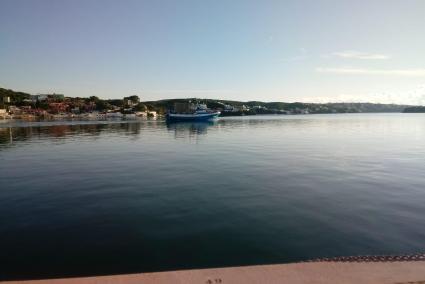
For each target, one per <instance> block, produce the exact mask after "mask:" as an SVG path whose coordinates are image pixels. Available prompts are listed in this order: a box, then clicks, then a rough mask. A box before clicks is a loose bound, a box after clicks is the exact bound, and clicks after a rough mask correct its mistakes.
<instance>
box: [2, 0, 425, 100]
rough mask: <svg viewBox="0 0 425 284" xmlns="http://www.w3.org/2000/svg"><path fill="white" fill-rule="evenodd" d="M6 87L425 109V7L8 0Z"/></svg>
mask: <svg viewBox="0 0 425 284" xmlns="http://www.w3.org/2000/svg"><path fill="white" fill-rule="evenodd" d="M0 87H3V88H10V89H14V90H19V91H25V92H29V93H32V94H37V93H52V92H55V93H63V94H65V95H66V96H91V95H95V96H98V97H101V98H122V97H123V96H128V95H138V96H139V97H140V98H141V99H142V100H157V99H167V98H184V97H198V98H212V99H232V100H242V101H249V100H261V101H285V102H293V101H301V102H341V101H346V102H366V101H368V102H376V103H400V104H422V105H425V0H397V1H395V0H373V1H370V0H367V1H366V0H364V1H363V0H357V1H348V0H347V1H344V0H317V1H314V0H308V1H307V0H296V1H295V0H294V1H284V0H276V1H272V0H270V1H269V0H257V1H251V0H231V1H224V0H151V1H143V0H122V1H115V0H114V1H110V0H60V1H58V0H0Z"/></svg>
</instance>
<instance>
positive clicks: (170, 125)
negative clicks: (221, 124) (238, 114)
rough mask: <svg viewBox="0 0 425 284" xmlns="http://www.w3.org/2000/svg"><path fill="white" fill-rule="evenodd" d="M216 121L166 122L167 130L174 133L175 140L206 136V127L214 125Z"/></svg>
mask: <svg viewBox="0 0 425 284" xmlns="http://www.w3.org/2000/svg"><path fill="white" fill-rule="evenodd" d="M216 124H217V122H216V121H205V122H167V129H168V130H169V131H174V136H175V137H176V138H185V137H195V136H197V135H204V134H207V131H208V127H210V126H213V125H216Z"/></svg>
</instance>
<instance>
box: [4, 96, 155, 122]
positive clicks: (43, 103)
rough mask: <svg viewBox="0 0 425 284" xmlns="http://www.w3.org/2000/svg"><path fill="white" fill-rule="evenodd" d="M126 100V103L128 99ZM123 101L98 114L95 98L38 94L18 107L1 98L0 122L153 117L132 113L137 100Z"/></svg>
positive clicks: (136, 112)
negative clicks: (37, 119)
mask: <svg viewBox="0 0 425 284" xmlns="http://www.w3.org/2000/svg"><path fill="white" fill-rule="evenodd" d="M129 98H130V99H129ZM129 98H124V99H123V101H122V103H121V105H113V104H106V105H107V107H103V109H101V110H100V108H99V105H98V104H101V103H102V104H103V105H105V103H104V101H100V100H99V99H98V98H96V97H91V98H89V99H87V98H71V97H65V96H64V95H62V94H38V95H31V96H29V98H25V99H23V100H22V101H21V102H20V104H19V106H17V105H13V104H12V102H11V99H10V97H3V108H0V118H3V119H7V118H16V119H35V118H47V119H64V118H80V119H108V118H125V119H130V118H136V117H156V116H157V113H156V112H155V111H148V110H147V109H144V110H140V109H139V110H138V111H136V109H135V107H136V106H137V105H138V104H139V103H140V102H139V98H138V97H137V96H132V97H129ZM116 101H119V100H116Z"/></svg>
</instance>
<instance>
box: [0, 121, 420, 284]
mask: <svg viewBox="0 0 425 284" xmlns="http://www.w3.org/2000/svg"><path fill="white" fill-rule="evenodd" d="M12 126H13V127H10V123H8V122H0V254H1V257H0V277H1V278H2V279H12V278H34V277H35V278H38V277H53V276H76V275H98V274H116V273H129V272H142V271H162V270H172V269H185V268H204V267H221V266H235V265H251V264H266V263H267V264H268V263H284V262H294V261H303V260H308V259H312V258H318V257H331V256H342V255H364V254H407V253H418V252H424V251H425V115H421V114H358V115H308V116H261V117H260V116H256V117H237V118H225V119H220V120H219V121H217V122H215V123H206V124H205V123H183V124H171V125H167V124H166V123H165V122H164V121H155V120H151V121H139V122H128V123H124V122H116V123H105V122H103V123H102V122H100V123H93V122H90V123H89V122H55V123H47V122H45V123H15V124H13V125H12Z"/></svg>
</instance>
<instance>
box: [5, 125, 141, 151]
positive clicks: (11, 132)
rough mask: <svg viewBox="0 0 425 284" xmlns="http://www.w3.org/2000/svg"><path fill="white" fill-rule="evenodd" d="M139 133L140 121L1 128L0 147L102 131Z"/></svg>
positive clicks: (93, 133)
mask: <svg viewBox="0 0 425 284" xmlns="http://www.w3.org/2000/svg"><path fill="white" fill-rule="evenodd" d="M105 131H107V132H112V133H123V134H124V135H135V134H136V135H137V134H139V133H140V123H112V124H107V123H101V124H62V125H58V124H55V125H46V124H43V125H35V126H25V127H19V126H17V127H3V128H0V147H1V146H6V145H8V146H12V145H14V146H16V145H18V144H19V143H20V142H24V141H27V140H30V139H58V138H59V139H65V138H67V137H72V136H93V137H97V136H99V135H100V134H101V133H102V132H105Z"/></svg>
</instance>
